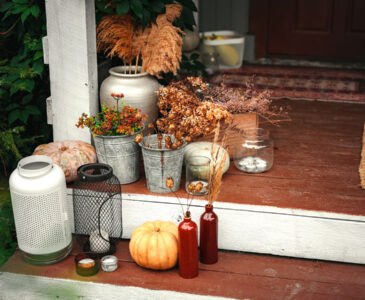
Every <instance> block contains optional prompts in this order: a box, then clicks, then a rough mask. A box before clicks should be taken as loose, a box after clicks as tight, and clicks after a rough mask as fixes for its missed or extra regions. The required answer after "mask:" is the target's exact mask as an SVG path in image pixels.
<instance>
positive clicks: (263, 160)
mask: <svg viewBox="0 0 365 300" xmlns="http://www.w3.org/2000/svg"><path fill="white" fill-rule="evenodd" d="M233 159H234V164H235V166H236V167H237V169H239V170H241V171H243V172H246V173H263V172H266V171H268V170H270V169H271V167H272V165H273V162H274V143H273V141H272V139H271V138H270V133H269V131H268V130H265V129H263V128H250V129H245V130H244V134H243V136H242V138H240V139H239V140H238V141H237V143H236V145H235V149H234V155H233Z"/></svg>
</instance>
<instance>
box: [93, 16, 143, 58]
mask: <svg viewBox="0 0 365 300" xmlns="http://www.w3.org/2000/svg"><path fill="white" fill-rule="evenodd" d="M96 34H97V35H96V37H97V50H98V51H104V53H107V56H108V57H114V56H118V57H119V58H120V59H122V60H123V61H124V63H127V64H131V63H132V61H133V59H134V57H135V56H136V50H135V47H133V42H132V39H133V35H134V25H133V23H132V17H131V16H130V15H129V14H127V15H123V16H121V17H119V16H117V15H108V16H105V17H103V19H102V20H101V22H100V23H99V25H98V27H97V30H96Z"/></svg>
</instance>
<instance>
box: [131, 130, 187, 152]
mask: <svg viewBox="0 0 365 300" xmlns="http://www.w3.org/2000/svg"><path fill="white" fill-rule="evenodd" d="M155 136H157V134H151V137H155ZM165 136H170V137H174V136H173V135H172V134H166V133H163V137H165ZM145 138H148V136H145V137H143V140H144V139H145ZM138 145H139V146H140V147H141V148H142V150H148V151H154V152H165V151H166V152H168V151H179V150H182V149H184V148H185V147H186V146H187V145H188V143H187V142H186V141H185V140H184V144H183V145H182V146H181V147H179V148H177V149H175V150H173V149H166V148H163V149H159V148H151V147H147V146H146V145H144V144H143V142H139V143H138Z"/></svg>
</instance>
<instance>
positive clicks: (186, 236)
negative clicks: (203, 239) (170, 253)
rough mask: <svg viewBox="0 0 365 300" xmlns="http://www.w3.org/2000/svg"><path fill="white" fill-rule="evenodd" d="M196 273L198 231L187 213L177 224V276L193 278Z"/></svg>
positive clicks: (197, 264) (197, 263)
mask: <svg viewBox="0 0 365 300" xmlns="http://www.w3.org/2000/svg"><path fill="white" fill-rule="evenodd" d="M198 273H199V258H198V229H197V225H196V224H195V223H194V222H193V221H192V220H191V218H190V212H189V211H187V212H186V216H185V218H184V220H183V221H182V222H181V223H180V224H179V274H180V276H181V277H182V278H194V277H196V276H198Z"/></svg>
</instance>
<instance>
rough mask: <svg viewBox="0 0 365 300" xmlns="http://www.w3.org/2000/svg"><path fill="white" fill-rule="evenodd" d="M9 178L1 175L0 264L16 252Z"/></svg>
mask: <svg viewBox="0 0 365 300" xmlns="http://www.w3.org/2000/svg"><path fill="white" fill-rule="evenodd" d="M15 235H16V234H15V224H14V217H13V210H12V206H11V200H10V193H9V187H8V183H7V180H6V179H5V178H4V177H1V176H0V236H1V239H0V266H2V265H3V264H4V263H5V262H6V261H7V260H8V258H9V257H10V256H11V255H12V254H13V253H14V251H15V249H16V246H17V242H16V237H15Z"/></svg>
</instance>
